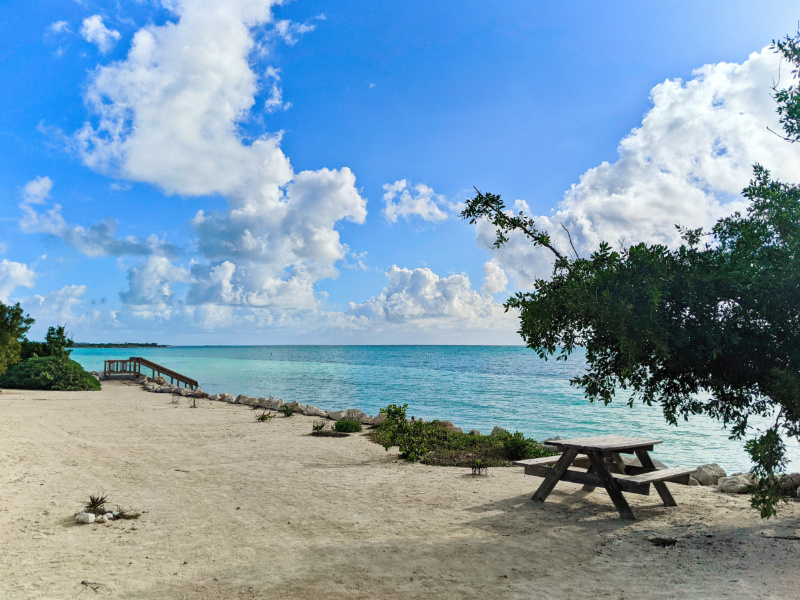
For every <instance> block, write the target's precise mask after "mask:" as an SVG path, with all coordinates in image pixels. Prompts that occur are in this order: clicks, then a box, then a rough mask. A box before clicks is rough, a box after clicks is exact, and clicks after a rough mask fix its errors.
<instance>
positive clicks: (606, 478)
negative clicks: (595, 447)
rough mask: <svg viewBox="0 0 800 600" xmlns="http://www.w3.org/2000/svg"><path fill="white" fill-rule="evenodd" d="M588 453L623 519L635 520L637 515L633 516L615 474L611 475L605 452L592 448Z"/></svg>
mask: <svg viewBox="0 0 800 600" xmlns="http://www.w3.org/2000/svg"><path fill="white" fill-rule="evenodd" d="M587 454H588V455H589V460H591V461H592V466H594V470H595V471H596V472H597V474H598V475H599V476H600V479H601V481H602V482H603V487H605V488H606V491H607V492H608V495H609V496H610V497H611V501H612V502H613V503H614V506H616V507H617V511H618V512H619V516H620V517H622V518H623V519H628V520H629V521H633V520H635V519H636V517H634V516H633V511H632V510H631V507H630V506H628V501H627V500H625V496H623V495H622V490H621V489H619V486H618V485H617V481H616V480H615V479H614V476H613V475H611V472H610V471H609V470H608V467H606V462H605V460H604V459H603V453H602V452H597V451H592V450H590V451H588V452H587Z"/></svg>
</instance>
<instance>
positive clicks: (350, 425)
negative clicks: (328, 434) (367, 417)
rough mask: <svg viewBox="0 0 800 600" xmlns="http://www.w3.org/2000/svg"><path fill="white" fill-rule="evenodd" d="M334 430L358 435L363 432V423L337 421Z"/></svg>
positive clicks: (349, 420)
mask: <svg viewBox="0 0 800 600" xmlns="http://www.w3.org/2000/svg"><path fill="white" fill-rule="evenodd" d="M333 428H334V429H335V430H336V431H343V432H345V433H356V432H358V431H361V423H359V422H358V421H353V420H352V419H342V420H341V421H336V424H335V425H334V426H333Z"/></svg>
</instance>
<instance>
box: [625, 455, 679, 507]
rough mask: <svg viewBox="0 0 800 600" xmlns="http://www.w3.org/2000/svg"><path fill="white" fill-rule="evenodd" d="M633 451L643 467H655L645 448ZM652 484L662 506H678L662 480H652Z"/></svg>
mask: <svg viewBox="0 0 800 600" xmlns="http://www.w3.org/2000/svg"><path fill="white" fill-rule="evenodd" d="M634 452H636V456H637V457H638V458H639V462H641V463H642V466H643V467H647V468H648V469H655V468H656V466H655V465H654V464H653V459H652V458H650V455H649V454H648V453H647V450H642V449H641V448H636V449H635V450H634ZM653 485H654V486H655V488H656V491H657V492H658V495H659V496H661V501H662V502H663V503H664V506H678V503H677V502H675V498H673V497H672V494H670V493H669V490H668V489H667V484H666V483H664V482H663V481H654V482H653Z"/></svg>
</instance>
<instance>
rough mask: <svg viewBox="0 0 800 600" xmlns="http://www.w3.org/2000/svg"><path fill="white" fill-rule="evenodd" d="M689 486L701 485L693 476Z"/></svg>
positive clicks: (690, 478)
mask: <svg viewBox="0 0 800 600" xmlns="http://www.w3.org/2000/svg"><path fill="white" fill-rule="evenodd" d="M689 485H700V482H699V481H697V479H695V478H694V477H692V476H691V475H689Z"/></svg>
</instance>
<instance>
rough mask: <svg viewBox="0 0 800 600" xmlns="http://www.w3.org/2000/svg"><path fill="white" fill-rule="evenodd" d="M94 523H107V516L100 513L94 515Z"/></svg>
mask: <svg viewBox="0 0 800 600" xmlns="http://www.w3.org/2000/svg"><path fill="white" fill-rule="evenodd" d="M94 521H95V523H108V517H107V516H105V515H100V516H99V517H95V520H94Z"/></svg>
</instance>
